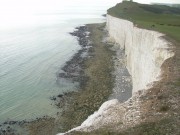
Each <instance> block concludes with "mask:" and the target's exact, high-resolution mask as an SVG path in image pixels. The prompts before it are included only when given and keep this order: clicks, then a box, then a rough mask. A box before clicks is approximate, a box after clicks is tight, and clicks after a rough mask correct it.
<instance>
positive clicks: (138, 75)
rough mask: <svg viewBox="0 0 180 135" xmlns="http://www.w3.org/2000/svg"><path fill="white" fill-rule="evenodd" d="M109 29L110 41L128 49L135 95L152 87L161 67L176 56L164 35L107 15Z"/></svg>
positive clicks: (158, 76)
mask: <svg viewBox="0 0 180 135" xmlns="http://www.w3.org/2000/svg"><path fill="white" fill-rule="evenodd" d="M107 30H108V32H109V36H110V39H111V40H112V41H114V42H116V43H118V45H119V47H120V48H123V49H125V54H126V57H127V69H128V71H129V73H130V74H131V76H132V82H133V93H134V92H137V91H138V90H142V89H147V88H149V87H151V86H152V83H153V82H154V81H157V80H158V79H160V73H161V65H162V64H163V62H164V61H165V60H166V59H168V58H170V57H172V56H173V55H174V53H173V52H171V51H170V49H169V47H170V43H169V42H167V41H166V40H165V39H163V38H162V37H163V36H164V35H163V34H161V33H158V32H155V31H150V30H146V29H140V28H137V27H135V26H134V24H133V23H132V22H130V21H127V20H122V19H119V18H115V17H112V16H110V15H107Z"/></svg>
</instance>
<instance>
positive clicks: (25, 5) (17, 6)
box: [0, 0, 180, 14]
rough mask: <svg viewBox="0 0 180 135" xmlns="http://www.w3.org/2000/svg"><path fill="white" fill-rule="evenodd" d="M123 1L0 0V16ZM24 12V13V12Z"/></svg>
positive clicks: (168, 0) (171, 0)
mask: <svg viewBox="0 0 180 135" xmlns="http://www.w3.org/2000/svg"><path fill="white" fill-rule="evenodd" d="M121 1H122V0H0V14H20V13H21V14H22V13H24V14H28V13H33V12H41V11H46V10H59V9H64V8H65V7H71V6H72V5H76V4H78V6H79V5H82V6H86V7H87V4H88V6H89V7H90V6H94V5H105V6H106V5H107V6H108V5H109V6H113V5H115V4H116V3H119V2H121ZM134 1H136V2H139V3H151V2H159V3H180V0H134ZM22 11H23V12H22Z"/></svg>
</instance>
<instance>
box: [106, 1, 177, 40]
mask: <svg viewBox="0 0 180 135" xmlns="http://www.w3.org/2000/svg"><path fill="white" fill-rule="evenodd" d="M108 14H110V15H112V16H114V17H118V18H123V19H127V20H129V21H132V22H134V24H136V25H138V27H142V28H146V29H152V30H156V31H159V32H162V33H165V34H167V36H169V37H171V38H173V39H175V40H176V41H178V42H180V8H178V7H170V6H165V5H145V4H139V3H135V2H130V1H124V2H122V3H119V4H117V5H116V6H115V7H112V8H110V9H109V10H108Z"/></svg>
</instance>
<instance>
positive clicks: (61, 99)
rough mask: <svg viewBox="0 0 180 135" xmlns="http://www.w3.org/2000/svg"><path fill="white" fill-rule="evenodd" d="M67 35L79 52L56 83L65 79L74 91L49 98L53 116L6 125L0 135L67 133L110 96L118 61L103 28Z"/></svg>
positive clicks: (88, 27) (82, 28) (87, 28)
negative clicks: (72, 85) (76, 42)
mask: <svg viewBox="0 0 180 135" xmlns="http://www.w3.org/2000/svg"><path fill="white" fill-rule="evenodd" d="M70 34H71V35H72V36H75V37H77V40H78V42H79V45H80V46H81V49H80V50H79V51H78V52H77V53H76V54H75V55H74V56H73V57H72V58H71V59H70V60H69V61H68V62H66V64H65V65H64V66H63V67H62V72H60V73H58V74H57V81H61V79H65V80H67V81H70V82H71V83H78V85H77V88H76V90H75V91H74V92H65V93H63V94H59V95H54V96H53V97H50V100H52V101H53V102H54V103H53V104H52V105H54V107H58V108H59V109H60V111H59V112H57V116H55V117H48V116H44V117H42V118H37V119H36V120H31V121H29V120H23V121H6V122H4V123H2V124H1V125H0V128H1V129H0V135H11V134H14V135H18V134H19V135H21V134H27V135H37V134H38V135H44V134H45V133H46V134H48V135H53V134H56V133H58V132H64V131H67V130H69V129H71V128H73V127H76V126H78V125H79V124H80V123H81V122H82V121H84V120H85V119H86V118H87V117H88V116H89V115H91V114H92V113H94V111H96V110H97V109H98V108H99V107H100V105H101V104H102V103H103V102H105V101H106V100H108V99H109V97H110V95H111V94H112V96H113V88H114V82H115V80H114V77H115V74H114V75H113V72H114V71H115V70H114V69H115V67H114V66H113V65H114V63H115V60H118V59H117V58H116V52H115V51H113V49H112V47H111V46H112V45H110V44H109V43H107V42H104V39H105V38H106V37H105V35H106V31H105V25H104V24H90V25H85V26H80V27H77V28H76V29H75V31H74V32H72V33H70ZM114 50H115V49H114ZM113 57H114V58H113ZM116 66H117V65H116ZM113 76H114V77H113ZM116 85H117V84H116ZM102 88H103V89H102ZM123 93H126V92H124V91H123ZM115 95H117V94H115ZM118 95H120V94H118Z"/></svg>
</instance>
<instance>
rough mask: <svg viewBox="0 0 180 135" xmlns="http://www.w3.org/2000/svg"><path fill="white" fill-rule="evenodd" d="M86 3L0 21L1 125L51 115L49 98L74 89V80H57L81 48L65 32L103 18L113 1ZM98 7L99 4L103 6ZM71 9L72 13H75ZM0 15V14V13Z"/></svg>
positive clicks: (52, 110) (53, 113) (100, 20)
mask: <svg viewBox="0 0 180 135" xmlns="http://www.w3.org/2000/svg"><path fill="white" fill-rule="evenodd" d="M109 3H110V4H107V3H106V4H105V5H103V3H101V2H99V5H96V4H95V5H94V6H92V7H91V8H89V6H88V5H87V4H84V5H86V6H87V7H88V10H86V12H82V11H83V10H85V9H86V7H85V6H78V3H76V4H75V5H71V7H69V8H68V7H67V8H66V9H64V10H51V11H48V12H47V11H46V12H43V13H42V12H41V13H37V14H31V15H21V16H18V17H17V18H15V19H14V20H13V19H12V21H13V23H7V24H6V23H5V22H4V23H3V21H2V23H1V24H0V123H1V122H3V121H5V120H23V119H33V118H36V117H42V116H43V115H48V116H54V115H55V114H56V113H57V111H59V110H57V108H56V107H55V106H53V105H51V104H53V101H51V100H50V97H52V96H54V95H58V94H60V93H63V92H67V91H72V90H75V89H76V85H77V84H72V83H70V82H67V81H65V80H64V81H63V80H62V81H60V82H57V73H58V72H60V71H61V70H60V68H61V67H62V66H63V65H64V64H65V62H66V61H67V60H69V59H70V58H71V57H72V56H73V55H74V54H75V53H76V52H77V50H79V49H80V46H79V45H78V42H77V40H76V38H75V37H72V36H71V35H69V34H68V33H69V32H71V31H73V29H74V28H75V27H76V26H79V25H82V24H86V23H99V22H104V21H105V19H104V18H103V17H102V16H101V15H102V14H103V13H105V12H106V9H107V8H108V7H110V6H112V5H113V4H115V3H116V2H115V1H113V2H109ZM102 5H103V6H102ZM74 11H76V12H74ZM0 17H1V16H0Z"/></svg>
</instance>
